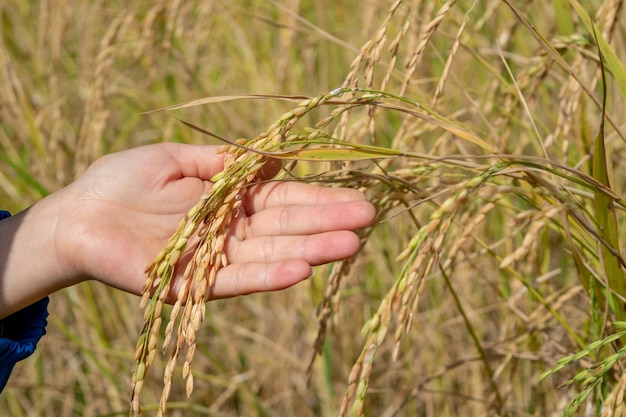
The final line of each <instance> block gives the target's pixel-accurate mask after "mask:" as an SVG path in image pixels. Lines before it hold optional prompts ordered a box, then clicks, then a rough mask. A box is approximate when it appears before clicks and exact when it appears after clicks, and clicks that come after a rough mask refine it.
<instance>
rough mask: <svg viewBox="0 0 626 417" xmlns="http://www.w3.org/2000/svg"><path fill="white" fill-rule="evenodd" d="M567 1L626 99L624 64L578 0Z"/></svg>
mask: <svg viewBox="0 0 626 417" xmlns="http://www.w3.org/2000/svg"><path fill="white" fill-rule="evenodd" d="M569 2H570V4H571V5H572V6H573V7H574V9H575V10H576V13H578V16H579V17H580V20H581V21H582V22H583V24H584V25H585V27H586V28H587V30H588V31H589V33H591V34H593V37H594V39H595V40H596V42H597V44H598V49H599V53H600V54H601V57H600V60H601V61H603V62H602V65H603V66H604V67H605V68H606V69H607V70H608V71H609V72H610V73H611V74H612V75H613V77H614V78H615V81H617V86H618V87H619V89H620V91H621V93H622V97H623V98H624V99H625V100H626V69H625V68H624V64H622V63H621V62H620V60H619V58H618V57H617V55H615V51H614V50H613V48H611V46H610V45H609V43H608V42H607V41H606V39H604V37H603V36H602V34H601V33H599V32H598V31H597V29H596V25H595V24H594V23H593V20H591V17H590V16H589V14H588V13H587V12H586V11H585V9H583V7H582V6H581V5H580V3H579V2H578V0H569ZM603 111H604V110H603Z"/></svg>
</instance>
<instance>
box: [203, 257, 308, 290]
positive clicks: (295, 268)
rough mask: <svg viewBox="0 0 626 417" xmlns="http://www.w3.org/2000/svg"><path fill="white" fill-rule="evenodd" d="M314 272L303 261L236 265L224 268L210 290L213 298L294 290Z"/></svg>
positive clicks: (292, 260)
mask: <svg viewBox="0 0 626 417" xmlns="http://www.w3.org/2000/svg"><path fill="white" fill-rule="evenodd" d="M312 272H313V270H312V269H311V266H310V265H309V264H308V263H306V262H304V261H302V260H294V259H291V260H287V261H282V262H276V263H272V264H264V263H248V264H233V265H229V266H227V267H225V268H222V269H221V270H220V272H219V273H218V274H217V279H216V281H215V285H214V286H213V288H212V290H211V297H210V298H211V299H216V298H227V297H234V296H237V295H246V294H251V293H255V292H262V291H276V290H282V289H284V288H288V287H291V286H292V285H294V284H297V283H298V282H300V281H302V280H305V279H307V278H310V277H311V276H312Z"/></svg>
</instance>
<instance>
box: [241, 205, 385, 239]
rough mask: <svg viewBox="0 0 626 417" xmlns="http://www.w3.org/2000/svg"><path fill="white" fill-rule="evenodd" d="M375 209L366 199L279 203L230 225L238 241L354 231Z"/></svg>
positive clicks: (369, 222) (364, 222)
mask: <svg viewBox="0 0 626 417" xmlns="http://www.w3.org/2000/svg"><path fill="white" fill-rule="evenodd" d="M374 216H375V209H374V206H372V205H371V204H370V203H369V202H367V201H348V202H339V203H335V204H327V205H323V206H282V207H274V208H269V209H267V210H262V211H260V212H258V213H256V214H254V215H252V216H249V217H247V218H246V219H242V220H241V221H239V222H236V223H234V224H233V226H234V230H235V234H236V235H237V237H239V238H240V239H241V240H243V239H248V238H254V237H259V236H276V235H305V234H313V233H322V232H329V231H333V230H354V229H358V228H361V227H365V226H367V225H369V224H371V223H372V221H373V219H374Z"/></svg>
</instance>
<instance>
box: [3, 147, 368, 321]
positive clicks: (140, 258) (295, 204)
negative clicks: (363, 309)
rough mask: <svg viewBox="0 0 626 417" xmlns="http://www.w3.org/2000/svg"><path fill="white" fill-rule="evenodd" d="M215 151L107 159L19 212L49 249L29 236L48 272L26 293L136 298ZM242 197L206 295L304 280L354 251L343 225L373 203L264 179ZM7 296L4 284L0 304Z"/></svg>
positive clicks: (207, 174)
mask: <svg viewBox="0 0 626 417" xmlns="http://www.w3.org/2000/svg"><path fill="white" fill-rule="evenodd" d="M216 149H217V148H216V147H214V146H193V145H183V144H175V143H164V144H156V145H149V146H144V147H139V148H135V149H130V150H127V151H124V152H119V153H115V154H111V155H107V156H105V157H103V158H101V159H99V160H98V161H96V162H95V163H94V164H93V165H92V166H91V167H90V168H89V169H88V170H87V171H86V172H85V173H84V175H83V176H82V177H80V178H79V179H78V180H77V181H75V182H74V183H72V184H71V185H69V186H68V187H66V188H65V189H63V190H61V191H59V192H57V193H55V194H52V195H51V196H49V197H47V198H46V199H44V200H42V201H41V202H40V203H38V204H36V205H35V206H33V207H32V208H31V209H29V210H28V211H29V212H31V213H29V214H28V215H26V218H30V219H31V220H30V222H31V223H32V222H33V221H34V222H35V223H37V224H39V228H38V233H39V235H40V236H42V238H41V239H39V240H38V242H40V244H43V243H45V242H47V243H48V244H49V245H50V247H49V248H42V247H40V248H33V247H32V244H33V243H32V242H31V245H30V246H31V247H30V248H29V251H30V252H31V253H33V251H34V253H35V254H36V253H37V250H40V251H45V252H46V253H47V255H46V256H45V257H44V259H43V261H44V262H42V265H40V266H39V268H38V269H41V267H42V266H45V267H46V269H45V271H46V274H48V276H47V277H45V280H46V282H45V285H43V284H41V285H39V287H37V288H40V290H39V292H38V293H37V294H36V295H32V296H31V298H32V297H38V296H39V295H42V294H43V295H45V293H50V292H52V291H54V290H57V289H59V288H62V287H66V286H69V285H73V284H76V283H78V282H80V281H82V280H86V279H97V280H99V281H101V282H103V283H105V284H108V285H111V286H114V287H117V288H120V289H123V290H125V291H128V292H131V293H135V294H138V293H139V292H140V291H141V288H142V286H143V283H144V281H145V279H146V275H145V272H144V269H145V267H146V266H147V265H148V264H149V263H150V262H151V261H152V259H153V258H154V257H155V256H156V254H157V253H159V251H160V250H161V249H162V248H163V247H164V246H165V243H166V241H167V239H168V238H169V237H170V236H171V235H172V234H173V232H174V231H175V229H176V227H177V226H178V223H179V222H180V219H181V218H182V217H183V216H184V215H185V214H186V212H187V211H188V210H189V209H190V208H191V207H192V206H193V205H194V204H195V203H196V202H197V201H198V200H199V199H200V197H201V196H202V194H203V193H205V192H207V191H210V189H211V182H210V178H211V177H212V176H213V175H214V174H216V173H217V172H219V171H220V170H222V168H223V160H222V155H220V154H216V153H215V151H216ZM270 171H271V170H270ZM270 175H271V174H270ZM244 199H245V200H244V204H243V206H242V208H243V210H241V212H240V215H239V216H237V218H235V219H234V220H233V222H232V223H231V229H230V233H229V236H228V238H227V240H226V246H225V250H226V255H227V258H228V259H229V263H230V264H229V265H228V266H227V267H225V268H222V269H221V270H220V272H219V274H218V277H217V281H216V284H215V287H214V288H213V292H212V295H213V297H220V298H221V297H230V296H235V295H240V294H248V293H251V292H256V291H271V290H277V289H282V288H285V287H288V286H290V285H293V284H295V283H297V282H299V281H301V280H303V279H306V278H307V277H309V276H310V275H311V266H314V265H319V264H323V263H327V262H332V261H335V260H339V259H344V258H347V257H350V256H352V255H354V254H355V253H356V252H357V250H358V248H359V240H358V237H357V236H356V235H355V234H354V233H353V232H352V230H353V229H356V228H360V227H363V226H366V225H368V224H370V223H371V222H372V221H373V219H374V208H373V206H372V205H371V204H370V203H368V202H367V201H365V199H364V197H363V195H362V194H361V193H359V192H358V191H355V190H351V189H333V188H323V187H318V186H314V185H308V184H302V183H296V182H267V183H263V184H258V185H255V186H253V187H251V188H250V190H249V191H248V192H247V193H246V194H245V195H244ZM44 213H45V214H44ZM19 217H20V216H16V218H19ZM5 221H6V220H5ZM42 222H46V223H47V226H45V227H42V226H41V225H42ZM27 226H28V222H27ZM27 229H28V230H30V231H31V232H32V231H34V230H36V229H37V227H33V225H32V224H31V225H30V228H27ZM20 233H21V234H22V235H23V234H24V233H26V232H24V231H22V230H20ZM33 236H35V235H32V236H31V237H30V239H31V241H32V240H33ZM26 237H27V236H26ZM21 241H22V240H20V242H21ZM21 266H22V267H27V265H24V263H23V262H22V265H21ZM30 266H31V267H36V266H37V265H30ZM179 269H181V270H183V269H184V268H179ZM31 272H32V271H31ZM31 275H33V276H34V275H36V274H35V273H31ZM8 276H9V275H8V274H7V275H6V276H5V278H4V279H5V280H6V279H7V277H8ZM176 278H179V276H178V277H175V279H176ZM40 279H41V278H40ZM31 282H32V281H31ZM9 287H10V286H9ZM42 287H46V289H45V290H41V288H42ZM21 291H22V292H23V291H26V289H25V288H23V286H22V287H21ZM30 292H33V290H32V289H31V290H30ZM172 293H173V294H175V293H176V284H174V286H173V289H172ZM18 295H19V294H18ZM7 298H8V294H7V291H6V290H5V291H3V293H2V294H0V300H5V299H7ZM39 298H40V297H39ZM36 299H38V298H34V299H33V300H32V301H35V300H36ZM3 308H4V307H3ZM1 313H2V312H1V311H0V315H1Z"/></svg>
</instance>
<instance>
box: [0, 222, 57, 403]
mask: <svg viewBox="0 0 626 417" xmlns="http://www.w3.org/2000/svg"><path fill="white" fill-rule="evenodd" d="M9 216H10V214H9V213H8V212H7V211H3V210H0V220H2V219H5V218H7V217H9ZM48 301H49V299H48V297H46V298H44V299H42V300H39V301H37V302H36V303H35V304H32V305H30V306H28V307H26V308H24V309H22V310H20V311H18V312H16V313H13V314H11V315H10V316H8V317H5V318H4V319H2V320H0V391H2V390H3V389H4V387H5V386H6V384H7V381H8V380H9V376H10V375H11V371H13V367H14V366H15V364H16V363H17V362H19V361H21V360H23V359H26V358H27V357H29V356H30V355H32V354H33V352H34V351H35V347H36V346H37V342H39V339H41V337H42V336H43V335H44V334H46V324H47V320H46V319H47V317H48Z"/></svg>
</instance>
